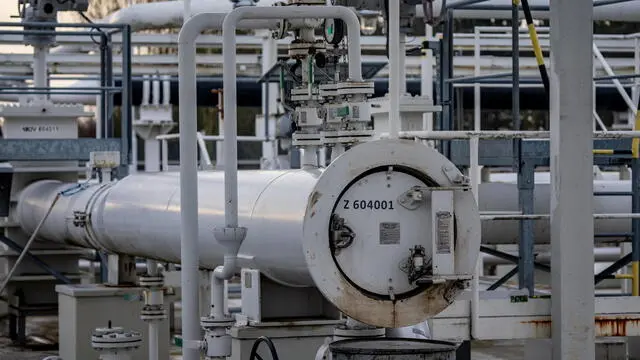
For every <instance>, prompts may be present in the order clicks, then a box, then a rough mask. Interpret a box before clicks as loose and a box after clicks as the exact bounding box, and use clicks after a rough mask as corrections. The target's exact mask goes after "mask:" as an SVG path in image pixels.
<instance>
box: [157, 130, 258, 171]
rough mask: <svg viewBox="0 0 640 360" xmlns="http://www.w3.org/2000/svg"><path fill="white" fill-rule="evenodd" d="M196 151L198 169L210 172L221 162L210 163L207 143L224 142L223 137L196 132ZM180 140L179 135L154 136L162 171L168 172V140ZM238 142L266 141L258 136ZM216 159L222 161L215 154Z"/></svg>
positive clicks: (218, 155)
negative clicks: (159, 149)
mask: <svg viewBox="0 0 640 360" xmlns="http://www.w3.org/2000/svg"><path fill="white" fill-rule="evenodd" d="M197 137H198V149H199V150H200V168H201V169H202V170H205V169H206V170H210V169H213V168H214V167H220V166H222V165H223V164H222V162H221V161H219V160H217V161H216V163H213V162H212V161H211V156H210V155H209V150H208V149H207V144H206V143H207V142H208V141H212V142H217V141H224V136H219V135H204V134H203V133H202V132H198V135H197ZM178 139H180V133H175V134H166V135H158V136H156V140H160V144H161V146H162V147H161V149H162V162H161V165H162V169H163V171H168V169H169V144H168V141H169V140H178ZM238 141H243V142H265V141H267V139H266V138H264V137H259V136H238ZM216 159H222V156H221V154H218V153H216Z"/></svg>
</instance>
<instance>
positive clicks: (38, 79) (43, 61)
mask: <svg viewBox="0 0 640 360" xmlns="http://www.w3.org/2000/svg"><path fill="white" fill-rule="evenodd" d="M47 51H48V48H47V47H46V46H35V47H34V48H33V84H34V86H35V87H39V88H44V87H47ZM41 97H42V98H43V99H44V97H45V95H41Z"/></svg>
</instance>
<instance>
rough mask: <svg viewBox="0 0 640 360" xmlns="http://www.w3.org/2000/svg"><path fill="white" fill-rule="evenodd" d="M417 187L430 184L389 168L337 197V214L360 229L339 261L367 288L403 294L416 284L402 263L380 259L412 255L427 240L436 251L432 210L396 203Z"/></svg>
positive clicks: (372, 290) (367, 177) (369, 176)
mask: <svg viewBox="0 0 640 360" xmlns="http://www.w3.org/2000/svg"><path fill="white" fill-rule="evenodd" d="M414 186H425V184H424V183H423V182H422V181H421V180H420V179H418V178H416V177H414V176H412V175H410V174H406V173H403V172H398V171H391V172H387V171H386V168H385V170H384V171H381V172H376V173H373V174H371V175H367V176H365V177H363V178H361V179H359V180H357V181H356V182H355V183H354V184H352V185H351V186H349V187H347V189H346V191H345V192H344V193H343V194H342V196H340V197H339V198H338V200H337V201H336V207H335V211H334V214H336V215H338V216H340V217H341V218H343V219H344V220H345V224H346V225H347V226H349V228H350V229H351V230H352V231H353V232H354V233H355V239H354V241H353V244H352V245H351V246H349V247H347V248H346V249H342V250H341V251H340V252H339V253H338V254H337V255H336V262H337V264H338V266H339V267H340V268H341V269H342V271H343V272H344V274H345V276H346V277H348V278H350V279H351V280H352V281H353V282H355V283H356V284H358V285H360V286H361V287H362V288H364V289H366V290H367V291H370V292H372V293H376V294H382V295H387V294H388V293H389V287H390V286H392V287H393V290H394V291H395V292H396V293H397V294H402V293H405V292H407V291H411V290H413V289H415V288H416V286H415V285H414V284H410V283H409V280H408V277H407V274H406V272H405V271H406V270H405V271H403V269H402V267H401V266H399V265H401V264H399V263H396V262H393V261H391V262H388V263H383V262H381V261H380V260H381V259H385V258H389V259H403V258H406V257H407V255H408V254H409V253H410V250H411V248H412V247H413V246H414V245H415V244H421V243H422V244H423V245H424V247H425V248H426V250H427V253H431V242H426V243H425V242H424V241H423V240H424V239H425V238H426V236H425V235H426V234H429V233H430V232H431V208H430V207H429V206H420V207H419V208H417V209H415V210H408V209H405V208H403V207H402V206H400V205H399V204H398V202H397V201H396V199H397V198H398V196H399V195H400V194H402V193H403V192H405V191H408V190H410V189H411V188H413V187H414ZM396 231H397V232H396ZM363 269H368V270H367V271H363Z"/></svg>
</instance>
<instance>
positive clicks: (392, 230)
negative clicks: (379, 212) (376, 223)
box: [380, 222, 400, 245]
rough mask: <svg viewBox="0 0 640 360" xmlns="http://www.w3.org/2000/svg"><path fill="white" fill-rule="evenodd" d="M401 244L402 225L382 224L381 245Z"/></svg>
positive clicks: (396, 223) (394, 223) (393, 223)
mask: <svg viewBox="0 0 640 360" xmlns="http://www.w3.org/2000/svg"><path fill="white" fill-rule="evenodd" d="M399 243H400V223H398V222H383V223H380V245H390V244H399Z"/></svg>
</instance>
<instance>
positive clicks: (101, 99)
mask: <svg viewBox="0 0 640 360" xmlns="http://www.w3.org/2000/svg"><path fill="white" fill-rule="evenodd" d="M107 46H108V40H107V36H106V35H105V34H104V33H100V86H101V87H102V88H105V87H107V68H106V63H107ZM106 100H107V92H106V91H105V90H100V95H98V99H97V100H96V105H98V107H99V112H98V113H99V114H100V115H99V117H97V118H96V138H97V139H101V138H102V137H103V136H104V123H105V121H106V120H107V102H106Z"/></svg>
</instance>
